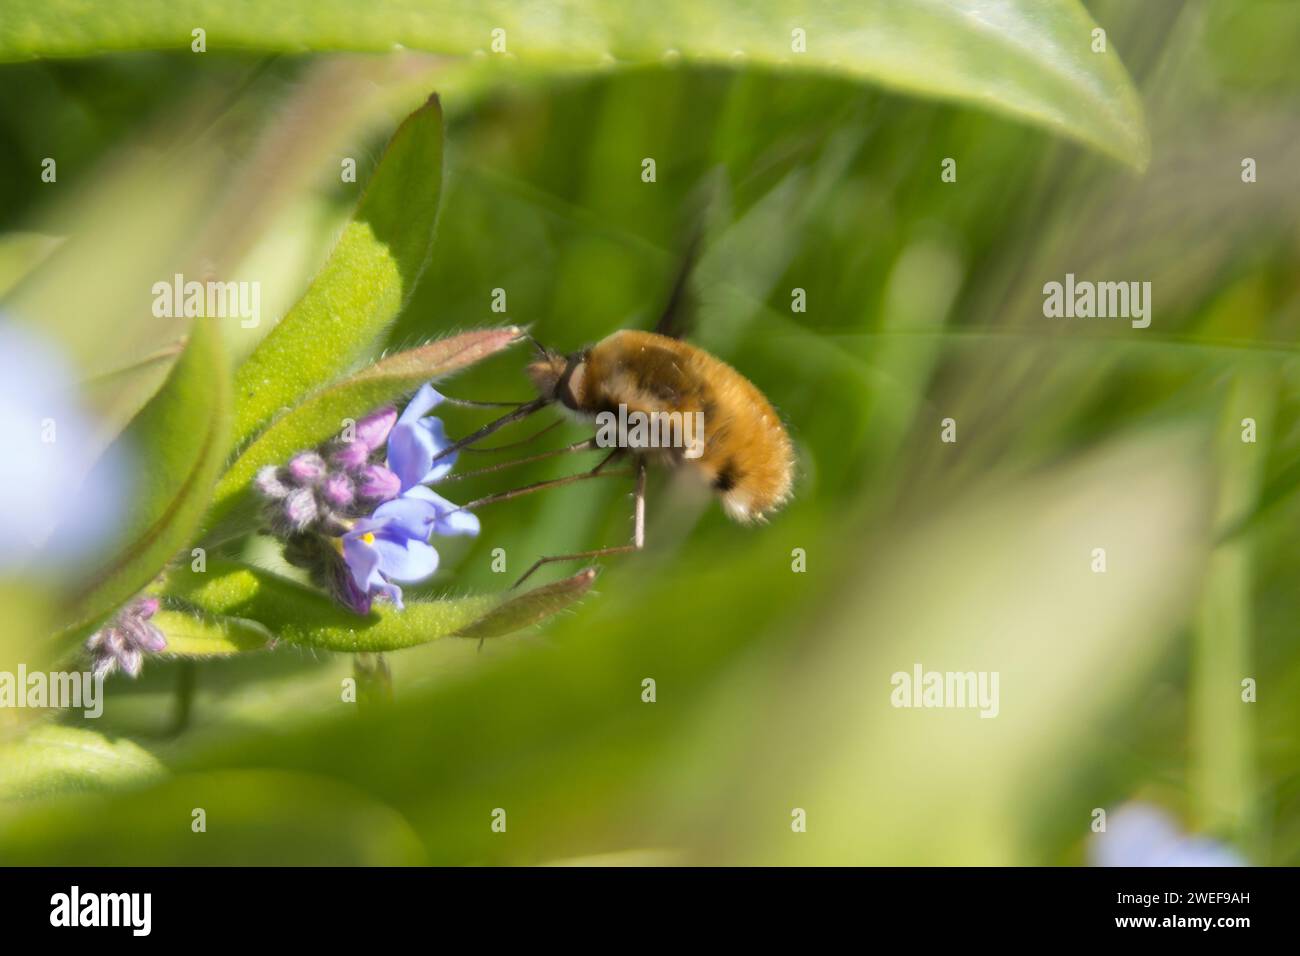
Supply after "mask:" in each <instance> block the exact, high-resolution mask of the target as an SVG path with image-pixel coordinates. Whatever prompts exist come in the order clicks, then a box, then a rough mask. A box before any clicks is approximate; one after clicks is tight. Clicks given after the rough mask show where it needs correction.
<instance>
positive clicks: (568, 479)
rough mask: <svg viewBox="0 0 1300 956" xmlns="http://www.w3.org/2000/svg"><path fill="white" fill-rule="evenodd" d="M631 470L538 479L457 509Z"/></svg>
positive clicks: (628, 473)
mask: <svg viewBox="0 0 1300 956" xmlns="http://www.w3.org/2000/svg"><path fill="white" fill-rule="evenodd" d="M632 475H633V472H631V471H601V472H596V471H583V472H579V473H578V474H576V475H565V476H564V477H563V478H552V479H550V480H549V481H538V482H534V483H533V484H531V485H524V486H523V487H521V488H511V489H509V490H508V491H498V492H496V493H495V494H491V495H484V496H483V497H482V498H476V499H475V500H473V501H471V502H469V503H468V504H463V505H461V506H460V507H459V508H457V509H456V510H457V511H473V510H475V509H476V508H481V507H482V506H483V505H492V504H496V503H497V502H498V501H509V500H510V499H511V498H519V497H522V496H523V495H531V494H532V493H533V492H535V491H545V490H546V489H548V488H559V487H561V486H563V485H571V484H573V483H574V482H578V481H586V480H588V479H589V478H630V477H632Z"/></svg>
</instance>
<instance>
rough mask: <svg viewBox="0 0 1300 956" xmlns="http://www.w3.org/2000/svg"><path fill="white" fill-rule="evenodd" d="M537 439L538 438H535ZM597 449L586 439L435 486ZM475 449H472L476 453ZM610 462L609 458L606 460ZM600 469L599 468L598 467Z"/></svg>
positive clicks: (446, 477)
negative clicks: (558, 456) (557, 456)
mask: <svg viewBox="0 0 1300 956" xmlns="http://www.w3.org/2000/svg"><path fill="white" fill-rule="evenodd" d="M534 437H536V436H534ZM595 447H596V439H595V438H594V437H593V438H585V439H583V440H582V441H576V442H574V443H573V444H572V445H565V446H564V447H563V448H555V449H552V450H551V451H544V452H539V453H538V454H536V455H529V456H528V457H526V458H514V459H512V460H510V461H499V462H496V463H495V464H492V465H485V466H484V467H482V468H475V469H474V470H473V471H460V472H452V473H449V474H446V475H444V476H443V477H442V478H440V479H438V480H437V481H436V482H434V484H438V485H441V484H445V483H446V482H448V481H458V480H460V479H461V478H475V477H477V476H479V475H488V474H491V473H492V472H494V471H501V470H503V469H506V468H513V467H515V466H516V465H527V464H529V463H531V462H534V461H545V460H546V459H547V458H554V457H555V456H556V455H569V454H572V453H573V452H575V451H591V450H592V449H593V448H595ZM474 450H475V449H470V451H474ZM606 460H608V458H606ZM597 468H599V466H597Z"/></svg>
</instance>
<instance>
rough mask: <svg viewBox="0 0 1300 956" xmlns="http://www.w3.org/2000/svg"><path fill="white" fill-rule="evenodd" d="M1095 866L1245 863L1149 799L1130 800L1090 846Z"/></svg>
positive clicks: (1108, 821) (1096, 835)
mask: <svg viewBox="0 0 1300 956" xmlns="http://www.w3.org/2000/svg"><path fill="white" fill-rule="evenodd" d="M1088 857H1089V860H1090V862H1091V863H1092V865H1093V866H1245V865H1246V863H1245V861H1244V860H1242V858H1241V857H1240V856H1238V855H1237V854H1236V853H1235V852H1234V851H1233V850H1232V849H1231V848H1230V847H1228V846H1225V845H1224V844H1222V843H1219V842H1217V841H1215V840H1211V839H1209V838H1207V837H1200V836H1193V835H1190V834H1187V833H1184V832H1183V831H1182V829H1181V828H1180V827H1179V826H1178V824H1177V823H1176V822H1175V821H1174V819H1173V817H1171V816H1170V815H1169V814H1168V813H1166V812H1165V811H1164V810H1162V809H1161V808H1159V807H1157V806H1153V805H1152V804H1149V803H1126V804H1124V805H1123V806H1122V807H1120V808H1119V809H1118V810H1116V811H1115V812H1114V813H1111V814H1110V815H1109V818H1108V820H1107V821H1106V830H1105V831H1104V832H1102V833H1095V834H1093V836H1092V839H1091V842H1090V843H1089V846H1088Z"/></svg>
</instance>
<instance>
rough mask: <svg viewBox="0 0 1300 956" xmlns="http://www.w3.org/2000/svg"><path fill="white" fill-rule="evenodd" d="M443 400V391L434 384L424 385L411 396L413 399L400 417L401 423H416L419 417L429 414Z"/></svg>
mask: <svg viewBox="0 0 1300 956" xmlns="http://www.w3.org/2000/svg"><path fill="white" fill-rule="evenodd" d="M442 401H443V397H442V393H441V392H439V391H438V390H437V389H436V388H434V387H433V386H432V385H428V384H425V385H422V386H420V390H419V391H418V392H416V393H415V395H413V396H412V397H411V401H410V402H409V403H408V404H407V406H406V408H405V409H403V410H402V415H401V417H400V418H398V419H397V420H398V422H399V423H401V424H404V425H406V424H414V423H415V422H416V421H418V420H419V419H421V418H423V417H424V416H425V415H427V414H428V413H429V412H430V411H431V410H433V409H434V408H435V407H436V406H438V405H441V404H442Z"/></svg>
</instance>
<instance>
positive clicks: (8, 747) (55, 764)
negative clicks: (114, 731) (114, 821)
mask: <svg viewBox="0 0 1300 956" xmlns="http://www.w3.org/2000/svg"><path fill="white" fill-rule="evenodd" d="M163 774H164V770H163V767H162V764H160V763H159V762H158V760H157V759H156V758H155V757H154V756H153V755H152V754H151V753H149V752H148V751H147V750H145V749H143V748H142V747H140V746H139V745H137V744H135V743H132V742H131V741H130V740H123V739H117V740H107V739H105V738H104V737H103V736H101V735H100V734H97V733H95V732H94V731H90V730H82V729H80V728H76V727H60V726H58V725H56V724H44V725H42V726H39V727H35V728H33V729H32V731H31V732H30V733H29V734H27V735H26V736H25V737H23V738H21V739H19V740H17V741H14V742H13V743H9V744H5V745H3V746H0V800H14V799H26V798H32V797H46V796H48V795H50V794H53V793H63V792H66V791H69V790H100V789H109V788H113V787H121V786H126V785H131V784H138V783H142V782H148V781H151V780H154V779H156V778H158V777H161V776H163ZM0 856H3V854H0ZM6 862H8V861H6Z"/></svg>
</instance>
